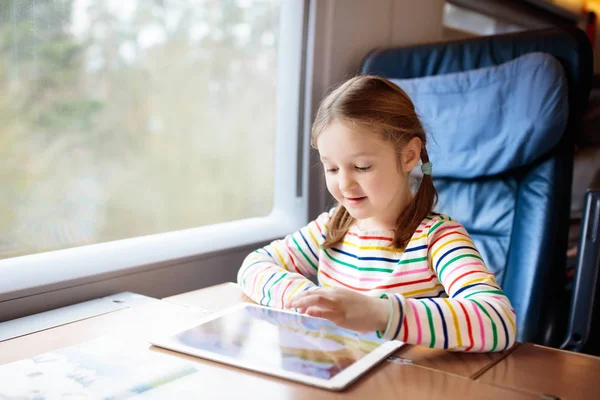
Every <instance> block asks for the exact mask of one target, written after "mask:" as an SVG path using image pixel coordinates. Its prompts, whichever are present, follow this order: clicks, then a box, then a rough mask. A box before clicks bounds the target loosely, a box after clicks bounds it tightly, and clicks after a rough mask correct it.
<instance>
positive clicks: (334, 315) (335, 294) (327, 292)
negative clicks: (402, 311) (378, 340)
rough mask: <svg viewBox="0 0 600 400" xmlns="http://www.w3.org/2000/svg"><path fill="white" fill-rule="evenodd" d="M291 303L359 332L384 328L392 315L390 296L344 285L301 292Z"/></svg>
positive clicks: (301, 309)
mask: <svg viewBox="0 0 600 400" xmlns="http://www.w3.org/2000/svg"><path fill="white" fill-rule="evenodd" d="M289 306H290V307H291V308H297V309H298V311H299V312H300V313H303V314H306V315H310V316H313V317H319V318H325V319H328V320H330V321H331V322H333V323H334V324H336V325H338V326H341V327H342V328H347V329H350V330H353V331H358V332H373V331H375V330H379V331H381V332H383V331H384V330H385V328H386V325H387V322H388V317H389V305H388V300H385V299H379V298H377V297H371V296H367V295H364V294H361V293H358V292H355V291H353V290H349V289H342V288H320V289H317V290H311V291H308V292H304V293H301V294H300V295H298V296H296V297H294V298H293V299H292V301H291V302H290V304H289Z"/></svg>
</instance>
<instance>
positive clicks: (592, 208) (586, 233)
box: [561, 171, 600, 351]
mask: <svg viewBox="0 0 600 400" xmlns="http://www.w3.org/2000/svg"><path fill="white" fill-rule="evenodd" d="M599 269H600V171H598V172H597V173H596V176H595V177H594V180H593V182H592V184H591V185H590V187H589V188H588V189H587V191H586V193H585V207H584V214H583V219H582V224H581V233H580V237H579V251H578V254H577V262H576V266H575V276H574V278H573V293H572V297H571V310H570V313H569V323H568V327H567V334H566V338H565V341H564V342H563V344H562V346H561V348H563V349H567V350H572V351H581V350H582V349H583V346H584V345H585V344H586V342H587V340H588V336H589V333H590V326H591V322H592V311H593V310H594V301H595V297H596V295H599V294H600V293H599V289H598V275H599V272H598V270H599Z"/></svg>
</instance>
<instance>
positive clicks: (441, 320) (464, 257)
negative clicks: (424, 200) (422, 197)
mask: <svg viewBox="0 0 600 400" xmlns="http://www.w3.org/2000/svg"><path fill="white" fill-rule="evenodd" d="M427 242H428V255H427V259H428V262H429V265H430V267H431V269H432V270H433V272H435V274H436V275H437V278H438V280H439V281H440V283H441V284H442V285H443V287H444V290H445V292H446V294H447V295H448V298H439V297H436V298H424V299H414V298H406V297H404V296H402V295H400V294H395V293H385V294H384V295H382V297H387V298H388V299H389V300H390V301H391V303H392V304H393V313H392V321H391V323H390V324H389V326H390V328H389V329H388V330H387V331H386V332H385V333H384V337H385V338H386V339H390V340H391V339H397V340H401V341H404V342H406V343H411V344H418V345H423V346H427V347H435V348H440V349H448V350H455V351H474V352H488V351H503V350H506V349H508V348H510V347H511V346H512V345H513V344H514V342H515V337H516V326H515V319H516V318H515V317H516V316H515V312H514V310H513V308H512V306H511V304H510V301H509V300H508V298H507V297H506V295H505V294H504V292H503V291H502V289H501V288H500V286H499V285H498V283H497V282H496V280H495V278H494V274H493V273H492V272H490V271H489V270H488V268H487V267H486V266H485V263H484V261H483V259H482V258H481V255H480V254H479V251H478V250H477V248H476V247H475V244H474V243H473V241H472V240H471V237H470V236H469V234H468V233H467V231H466V230H465V228H464V227H463V226H462V225H461V224H460V223H458V222H456V221H453V220H450V219H448V218H447V217H442V216H440V217H437V218H435V219H434V220H433V222H432V224H431V227H430V228H429V231H428V238H427Z"/></svg>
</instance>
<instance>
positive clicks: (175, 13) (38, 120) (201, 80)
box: [0, 0, 309, 320]
mask: <svg viewBox="0 0 600 400" xmlns="http://www.w3.org/2000/svg"><path fill="white" fill-rule="evenodd" d="M308 25H309V21H308V2H307V1H304V0H289V1H288V0H285V1H282V0H227V1H213V0H153V1H147V0H127V1H121V0H9V1H5V2H3V5H2V7H0V52H1V57H0V86H1V88H2V90H1V91H0V184H1V185H2V186H1V187H2V190H1V191H0V276H2V278H1V279H0V304H2V302H3V301H7V300H14V299H24V298H28V297H30V296H36V295H38V294H42V293H54V294H55V296H56V298H59V297H60V298H61V299H62V301H67V300H66V299H68V298H70V297H69V296H71V295H72V293H71V292H70V290H71V289H72V292H73V293H74V292H77V293H81V287H82V285H86V284H88V283H93V282H99V281H102V280H103V279H110V280H111V282H113V283H114V284H115V285H118V283H115V282H117V280H116V278H122V279H123V280H127V279H129V278H128V277H130V275H131V274H133V273H136V274H137V273H146V272H149V273H150V272H151V271H154V270H155V269H157V268H159V267H165V268H167V267H168V268H171V266H173V265H176V266H182V265H183V267H182V268H184V269H185V268H187V265H189V262H191V261H190V260H193V262H194V263H195V262H198V263H199V264H202V263H200V261H202V262H204V264H202V266H204V265H212V264H210V263H211V262H213V261H214V260H215V259H217V258H219V257H220V258H219V259H220V260H222V261H221V262H225V263H230V262H231V263H234V264H235V263H236V262H239V260H237V258H236V257H238V255H237V253H235V251H232V249H237V250H236V251H238V252H239V251H240V250H239V249H240V248H243V246H248V248H251V247H252V248H253V246H257V245H258V243H264V242H268V241H269V240H272V239H275V238H278V237H281V236H283V235H285V234H286V233H289V232H291V231H293V230H294V229H297V228H298V227H299V226H301V225H302V224H304V223H306V222H307V218H308V200H307V199H308V197H307V192H308V191H307V187H308V171H309V168H308V162H306V161H305V160H306V159H307V158H308V135H307V130H308V125H307V122H306V121H305V120H307V118H308V117H307V115H308V113H305V112H304V109H305V108H306V107H307V105H306V104H307V103H306V101H305V98H306V97H305V96H304V93H305V90H308V89H306V88H305V83H304V75H305V73H306V71H305V68H304V67H303V65H304V63H305V62H306V58H305V57H304V54H305V53H306V49H307V43H308ZM244 251H246V250H244ZM228 257H231V258H228ZM182 260H183V261H182ZM229 260H233V261H229ZM207 268H208V267H207ZM171 271H173V269H171ZM183 273H184V272H183ZM199 275H200V276H205V275H203V274H202V273H201V272H199ZM146 279H147V278H146ZM119 282H120V281H119ZM177 282H178V281H177ZM63 289H64V290H63ZM59 292H60V293H59ZM5 304H7V303H5ZM31 304H32V305H34V306H35V307H34V308H35V309H37V310H39V309H41V308H40V307H41V306H40V305H39V304H37V303H35V304H34V302H32V303H31ZM8 307H9V311H10V306H8ZM36 307H37V308H36ZM32 310H33V308H32ZM1 311H2V310H0V314H2V312H1ZM9 314H10V313H9ZM13 314H14V313H13ZM11 315H12V314H11ZM23 315H25V314H23ZM0 320H2V315H0Z"/></svg>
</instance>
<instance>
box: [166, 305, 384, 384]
mask: <svg viewBox="0 0 600 400" xmlns="http://www.w3.org/2000/svg"><path fill="white" fill-rule="evenodd" d="M171 340H173V342H175V343H176V344H181V345H183V346H187V347H191V348H195V349H198V350H202V351H205V352H210V353H216V354H219V355H222V356H226V357H230V358H233V359H236V360H240V361H243V362H244V363H246V364H253V365H258V366H261V367H265V368H274V369H283V370H285V371H288V372H294V373H298V374H302V375H305V376H311V377H315V378H320V379H326V380H328V379H331V378H333V377H334V376H336V375H337V374H339V373H340V372H341V371H343V370H344V369H346V368H348V367H349V366H350V365H352V364H354V363H355V362H356V361H358V360H360V359H361V358H363V357H364V356H366V355H367V354H369V353H370V352H372V351H373V350H375V349H376V348H378V347H379V346H381V345H382V344H383V343H385V341H384V340H382V339H378V338H377V336H376V335H375V333H374V332H373V333H370V334H360V333H357V332H354V331H350V330H347V329H343V328H340V327H338V326H336V325H335V324H333V323H332V322H330V321H327V320H324V319H319V318H313V317H308V316H304V315H301V314H295V313H289V312H282V311H280V310H275V309H269V308H264V307H256V306H251V305H248V306H247V307H243V308H239V309H237V310H235V311H234V312H232V313H229V314H225V315H222V316H220V317H218V318H216V319H213V320H211V321H208V322H206V323H204V324H202V325H199V326H196V327H194V328H192V329H188V330H186V331H182V332H180V333H178V334H176V335H174V336H172V337H171Z"/></svg>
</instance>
